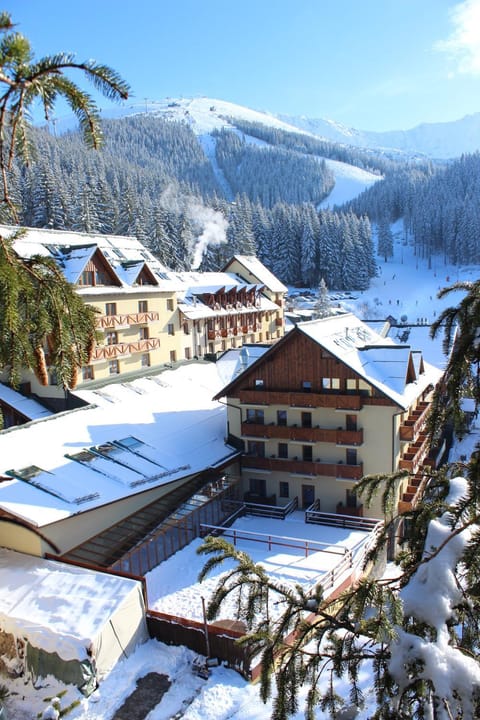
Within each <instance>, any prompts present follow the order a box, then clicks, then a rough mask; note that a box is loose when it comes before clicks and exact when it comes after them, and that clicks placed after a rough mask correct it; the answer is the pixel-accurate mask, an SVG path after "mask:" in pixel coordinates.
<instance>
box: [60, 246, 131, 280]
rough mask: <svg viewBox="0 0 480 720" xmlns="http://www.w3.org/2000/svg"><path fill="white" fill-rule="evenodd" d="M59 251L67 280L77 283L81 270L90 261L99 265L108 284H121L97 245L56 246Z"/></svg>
mask: <svg viewBox="0 0 480 720" xmlns="http://www.w3.org/2000/svg"><path fill="white" fill-rule="evenodd" d="M58 249H59V250H60V252H61V261H60V264H61V266H62V269H63V272H64V275H65V277H66V279H67V280H68V282H70V283H72V284H73V285H77V284H78V282H79V280H80V276H81V274H82V272H83V271H84V270H85V268H86V266H87V264H88V263H89V262H90V261H91V262H92V263H93V264H94V265H96V266H97V267H101V268H102V270H103V271H104V273H105V275H106V277H107V278H108V279H109V280H110V282H109V283H104V284H108V285H114V286H116V287H118V286H121V285H122V281H121V279H120V278H119V276H118V274H117V273H116V272H115V270H114V268H113V267H112V265H111V263H109V261H108V260H107V258H106V257H105V255H104V254H103V252H102V251H101V250H100V248H99V247H98V246H97V245H85V246H77V247H74V248H72V247H68V248H62V247H60V246H59V248H58Z"/></svg>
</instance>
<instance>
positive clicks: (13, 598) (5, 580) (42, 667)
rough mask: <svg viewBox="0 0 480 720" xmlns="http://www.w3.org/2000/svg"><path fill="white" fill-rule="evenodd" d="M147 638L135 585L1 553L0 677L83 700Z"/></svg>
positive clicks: (138, 585)
mask: <svg viewBox="0 0 480 720" xmlns="http://www.w3.org/2000/svg"><path fill="white" fill-rule="evenodd" d="M147 639H148V631H147V626H146V620H145V605H144V598H143V589H142V584H141V582H140V581H138V580H135V579H130V578H124V577H119V576H117V575H113V574H110V573H103V572H96V571H93V570H89V569H85V568H81V567H77V566H74V565H69V564H67V563H60V562H56V561H54V560H47V559H44V558H38V557H34V556H32V555H26V554H24V553H19V552H16V551H14V550H7V549H5V548H0V674H2V675H4V676H17V677H18V676H23V677H24V678H25V681H26V682H27V681H31V682H32V684H33V685H34V686H35V685H36V683H37V681H38V680H39V679H40V678H44V677H47V676H49V675H52V676H54V677H56V678H57V679H58V680H60V681H61V682H64V683H65V684H66V685H67V684H70V685H76V686H77V687H78V688H79V689H80V690H81V691H82V692H83V693H84V694H85V695H89V694H90V693H91V692H93V690H94V689H95V688H96V686H97V684H98V683H99V682H100V681H101V680H102V677H104V676H105V675H106V674H107V673H108V672H109V671H110V670H111V668H112V667H113V666H114V665H115V663H116V662H117V661H118V660H119V659H121V658H122V657H128V656H129V655H130V654H131V652H133V650H134V649H135V647H136V646H137V645H138V644H139V643H142V642H144V641H145V640H147Z"/></svg>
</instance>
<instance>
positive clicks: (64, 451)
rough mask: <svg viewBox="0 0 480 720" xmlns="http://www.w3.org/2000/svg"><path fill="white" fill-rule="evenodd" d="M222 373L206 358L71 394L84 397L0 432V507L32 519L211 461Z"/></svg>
mask: <svg viewBox="0 0 480 720" xmlns="http://www.w3.org/2000/svg"><path fill="white" fill-rule="evenodd" d="M222 382H223V379H222V378H220V376H219V374H218V373H217V370H216V367H215V365H214V364H211V363H201V362H199V363H189V364H185V365H183V366H181V367H179V368H177V369H176V370H165V371H164V372H163V373H160V374H158V375H154V376H150V377H145V378H141V379H138V380H135V381H132V382H129V383H126V382H124V383H117V384H111V385H108V386H105V387H102V388H101V389H96V390H95V389H92V390H87V389H85V390H84V389H82V390H78V391H77V393H76V394H77V395H78V396H79V397H81V398H83V399H84V400H85V401H87V402H88V403H90V405H88V406H86V407H84V408H80V409H76V410H73V411H70V412H64V413H60V414H58V415H54V416H51V417H50V418H48V419H44V420H39V421H36V422H32V423H29V424H28V425H26V426H18V427H15V428H10V429H9V430H6V431H3V432H0V475H1V476H8V477H12V479H11V480H7V481H3V482H1V483H0V508H2V509H3V510H5V511H7V512H9V513H12V514H14V515H15V516H18V517H21V518H22V519H24V520H26V521H27V522H30V523H32V524H33V525H35V526H38V527H42V526H44V525H48V524H49V523H52V522H55V521H58V520H61V519H63V518H67V517H69V516H71V515H73V514H77V513H79V512H82V511H85V510H90V509H92V508H95V507H98V506H101V505H104V504H106V503H111V502H114V501H116V500H119V499H121V498H125V497H128V496H130V495H134V494H135V493H138V492H141V491H145V490H149V489H151V488H153V487H156V486H158V485H162V484H165V483H170V482H172V481H174V480H178V479H180V478H182V477H187V476H189V475H191V474H193V473H196V472H200V471H202V470H203V469H205V468H208V467H212V466H213V467H214V466H216V465H218V464H220V463H221V462H223V460H226V459H227V458H228V457H230V456H231V457H234V456H235V455H236V453H237V451H235V450H234V449H233V448H231V447H230V446H228V445H226V444H225V442H224V437H225V427H226V410H225V407H224V406H223V405H222V404H221V403H219V402H216V401H213V400H212V397H213V396H214V395H215V393H216V392H218V390H220V388H221V387H222Z"/></svg>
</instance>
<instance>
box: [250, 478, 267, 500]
mask: <svg viewBox="0 0 480 720" xmlns="http://www.w3.org/2000/svg"><path fill="white" fill-rule="evenodd" d="M249 488H250V492H251V494H252V495H260V497H266V495H267V483H266V481H265V478H250V480H249Z"/></svg>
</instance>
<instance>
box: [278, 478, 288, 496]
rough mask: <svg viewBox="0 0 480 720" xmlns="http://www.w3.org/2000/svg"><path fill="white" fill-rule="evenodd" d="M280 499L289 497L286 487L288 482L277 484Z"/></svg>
mask: <svg viewBox="0 0 480 720" xmlns="http://www.w3.org/2000/svg"><path fill="white" fill-rule="evenodd" d="M278 494H279V495H280V497H281V498H288V497H290V488H289V486H288V482H281V483H280V484H279V493H278Z"/></svg>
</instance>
